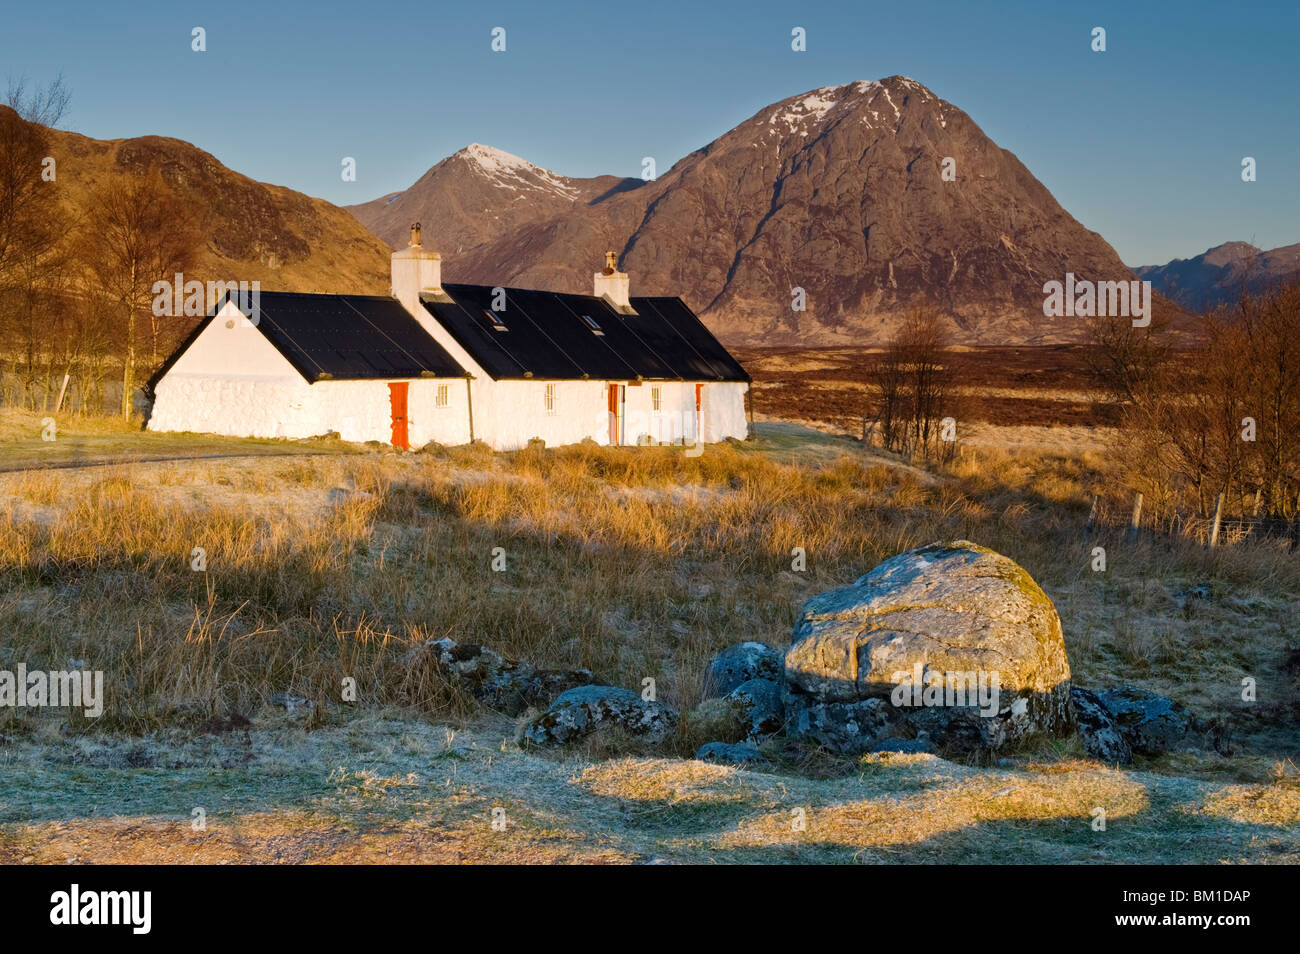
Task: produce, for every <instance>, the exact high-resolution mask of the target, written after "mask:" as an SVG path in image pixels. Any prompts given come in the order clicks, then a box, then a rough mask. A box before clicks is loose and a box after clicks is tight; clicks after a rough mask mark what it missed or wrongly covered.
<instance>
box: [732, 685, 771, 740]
mask: <svg viewBox="0 0 1300 954" xmlns="http://www.w3.org/2000/svg"><path fill="white" fill-rule="evenodd" d="M726 701H727V702H729V703H730V704H731V706H732V707H733V709H735V710H736V711H737V712H738V713H739V714H740V716H741V721H742V724H743V725H744V728H745V735H746V736H747V737H748V738H755V737H757V736H761V735H773V734H774V733H777V732H780V731H781V727H782V725H783V724H784V723H785V705H784V703H782V701H781V687H780V685H778V684H777V683H775V682H773V681H772V680H771V679H747V680H745V681H744V682H742V683H741V684H740V685H739V686H737V687H736V688H735V689H733V690H731V692H729V693H727V699H726Z"/></svg>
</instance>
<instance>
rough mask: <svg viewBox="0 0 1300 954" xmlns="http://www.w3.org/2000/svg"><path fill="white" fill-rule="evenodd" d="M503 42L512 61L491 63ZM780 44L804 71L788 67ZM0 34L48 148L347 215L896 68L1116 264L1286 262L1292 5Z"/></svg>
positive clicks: (1296, 209)
mask: <svg viewBox="0 0 1300 954" xmlns="http://www.w3.org/2000/svg"><path fill="white" fill-rule="evenodd" d="M123 8H125V9H123ZM196 26H201V27H203V28H204V29H205V30H206V31H207V52H205V53H195V52H193V51H192V50H191V48H190V40H191V30H192V28H193V27H196ZM497 26H501V27H505V28H506V42H507V51H506V52H505V53H493V52H492V51H491V49H490V42H491V35H490V34H491V30H492V28H493V27H497ZM795 26H802V27H804V28H805V29H806V30H807V36H808V49H807V51H806V52H803V53H796V52H793V51H792V50H791V49H790V31H791V29H792V28H793V27H795ZM1096 26H1101V27H1104V28H1105V29H1106V31H1107V47H1108V49H1107V51H1106V52H1105V53H1094V52H1093V51H1092V50H1091V49H1090V41H1091V37H1090V33H1091V30H1092V28H1093V27H1096ZM0 30H3V32H2V33H0V72H4V73H8V74H11V75H26V76H27V77H28V78H29V80H30V81H35V82H43V81H45V80H48V79H49V78H51V77H52V76H53V75H54V74H56V73H58V72H59V71H62V72H63V73H64V75H65V78H66V79H67V81H68V83H69V85H70V86H71V88H72V90H73V105H72V110H71V113H70V115H69V116H68V117H67V118H66V119H65V121H64V123H63V125H64V126H67V127H69V128H72V129H75V130H77V131H78V132H82V133H84V134H86V135H88V136H93V137H95V138H100V139H109V138H122V137H128V136H139V135H146V134H156V135H165V136H174V137H177V138H179V139H185V140H188V141H190V142H193V143H195V144H196V145H198V146H200V147H201V148H203V149H205V150H207V151H209V152H211V153H213V154H214V155H215V156H216V157H217V158H218V159H220V160H221V161H222V162H223V163H225V164H226V165H228V166H230V167H231V168H233V169H235V170H237V171H239V172H242V173H244V174H246V175H249V176H252V177H253V178H256V179H261V180H264V181H268V182H274V183H278V184H281V185H286V186H289V187H291V188H294V189H298V190H301V191H303V192H307V193H309V194H311V195H317V196H321V197H323V198H325V199H328V200H330V201H332V202H336V203H339V204H347V203H352V202H360V201H365V200H367V199H371V198H374V197H376V196H379V195H382V194H385V193H387V192H392V191H396V190H398V189H402V188H404V187H406V186H407V185H409V184H410V183H412V182H413V181H414V180H415V179H416V178H417V177H418V176H419V175H420V174H421V173H423V172H424V171H425V169H427V168H428V167H429V166H431V165H432V164H433V163H435V162H437V161H438V160H439V159H442V158H443V157H445V156H447V155H449V154H450V153H452V152H455V151H456V150H457V149H459V148H461V147H463V146H465V145H466V144H468V143H470V142H482V143H487V144H489V145H493V146H496V147H498V148H501V149H505V150H507V151H508V152H513V153H516V154H518V155H521V156H523V157H525V158H527V159H529V160H531V161H533V162H536V163H538V164H539V165H543V166H546V167H548V168H550V169H554V170H555V171H557V172H560V173H564V174H566V175H574V176H589V175H599V174H602V173H612V174H616V175H627V176H635V175H639V174H640V170H641V157H643V156H647V155H648V156H654V157H655V159H656V161H657V163H658V166H659V169H660V171H663V170H665V169H667V168H668V166H670V165H671V164H672V163H673V162H676V161H677V160H678V159H680V158H681V157H682V156H684V155H686V154H687V153H688V152H690V151H692V150H694V149H696V148H698V147H699V146H702V145H704V144H705V143H707V142H709V141H710V140H711V139H713V138H715V137H717V136H719V135H721V134H722V133H723V132H725V131H726V130H728V129H730V128H731V127H732V126H734V125H735V124H737V123H738V122H740V121H742V120H744V119H745V118H747V117H749V116H750V115H752V114H753V113H755V112H756V111H758V110H759V109H760V108H761V107H763V106H765V105H767V104H768V103H771V102H774V101H776V100H779V99H783V98H785V97H787V96H791V95H793V94H795V93H799V92H803V91H805V90H809V89H813V88H815V87H818V86H826V85H832V84H839V83H846V82H850V81H853V80H860V79H878V78H880V77H883V76H889V75H891V74H894V73H902V74H904V75H907V76H910V77H912V78H913V79H916V80H918V81H920V82H922V83H924V84H926V85H927V86H929V87H930V88H931V89H932V90H934V92H935V93H936V94H937V95H939V96H941V97H943V98H944V99H947V100H949V101H951V102H952V103H954V104H955V105H956V106H958V107H960V108H961V109H963V110H965V111H966V112H967V113H968V114H970V116H971V117H972V118H973V119H974V120H975V121H976V122H977V123H978V124H979V125H980V126H981V127H982V128H983V129H984V131H985V132H986V133H988V134H989V135H990V136H991V137H992V138H993V140H994V141H995V142H997V143H998V144H999V145H1000V146H1002V147H1003V148H1005V149H1009V150H1010V151H1012V152H1014V153H1016V155H1018V156H1019V157H1020V159H1021V160H1022V161H1023V162H1024V163H1025V165H1026V166H1027V167H1028V168H1029V170H1030V171H1031V172H1033V173H1034V174H1035V175H1036V176H1037V177H1038V178H1039V179H1040V180H1041V181H1042V182H1043V183H1044V184H1045V185H1046V186H1047V187H1048V188H1049V189H1050V190H1051V191H1052V193H1053V194H1054V195H1055V196H1056V198H1057V199H1058V200H1059V201H1060V202H1061V204H1062V205H1063V206H1064V207H1065V208H1066V209H1067V210H1068V211H1069V212H1070V213H1071V214H1072V215H1074V216H1075V218H1077V219H1079V220H1080V221H1081V222H1082V223H1083V224H1084V225H1086V226H1087V227H1089V228H1091V229H1094V230H1096V231H1098V232H1100V233H1101V234H1102V235H1103V236H1104V237H1105V238H1106V239H1107V240H1108V241H1109V242H1110V243H1111V244H1112V245H1113V246H1114V247H1115V248H1116V250H1117V251H1118V252H1119V253H1120V256H1121V257H1122V258H1123V259H1124V261H1126V262H1127V263H1129V264H1130V265H1139V264H1155V263H1163V262H1165V261H1167V260H1169V259H1171V258H1174V257H1188V256H1191V255H1195V254H1198V253H1200V252H1202V251H1204V250H1205V249H1206V248H1208V247H1210V246H1212V245H1217V244H1219V243H1220V242H1224V241H1229V240H1245V241H1254V242H1255V243H1256V244H1257V245H1260V246H1262V247H1265V248H1271V247H1275V246H1278V245H1287V244H1291V243H1295V242H1300V124H1297V121H1296V120H1297V114H1298V113H1300V108H1298V104H1300V96H1298V94H1300V58H1298V57H1297V55H1296V52H1295V51H1296V49H1297V46H1298V41H1300V3H1297V2H1296V0H1290V2H1279V0H1274V2H1268V3H1264V2H1250V0H1242V2H1235V3H1224V2H1210V0H1182V2H1141V0H1129V2H1125V3H1108V2H1101V3H1098V2H1092V3H1072V2H1042V0H1040V2H999V3H979V2H927V0H910V2H907V3H898V2H890V3H877V2H869V0H868V2H861V0H859V2H816V0H810V2H808V3H807V4H805V5H800V4H791V3H788V2H784V3H769V2H765V0H750V2H718V3H709V2H690V3H687V2H677V0H656V2H646V3H618V2H611V0H606V2H602V3H568V2H544V0H532V2H527V3H491V2H461V3H454V4H453V3H439V2H429V0H425V2H418V3H407V2H403V0H391V2H386V3H378V2H374V0H369V2H354V0H349V2H338V0H322V2H318V3H313V4H306V3H303V4H294V3H278V2H275V0H271V2H265V0H264V2H260V3H249V2H243V0H223V2H221V3H185V2H149V0H145V2H132V3H130V4H121V5H118V4H111V3H82V2H71V3H70V2H66V0H64V2H57V3H52V4H48V5H46V4H38V3H23V4H21V5H19V4H15V3H14V2H13V0H5V4H4V8H3V12H0ZM344 156H351V157H354V158H355V159H356V160H357V181H356V182H344V181H342V179H341V176H340V171H341V161H342V158H343V157H344ZM1244 156H1252V157H1254V158H1255V159H1256V161H1257V163H1258V180H1257V181H1256V182H1254V183H1243V182H1242V181H1241V160H1242V157H1244Z"/></svg>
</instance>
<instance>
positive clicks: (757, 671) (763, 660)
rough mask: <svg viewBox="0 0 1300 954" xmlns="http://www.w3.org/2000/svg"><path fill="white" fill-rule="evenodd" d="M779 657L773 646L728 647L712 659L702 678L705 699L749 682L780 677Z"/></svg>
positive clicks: (725, 692) (750, 644)
mask: <svg viewBox="0 0 1300 954" xmlns="http://www.w3.org/2000/svg"><path fill="white" fill-rule="evenodd" d="M781 667H782V663H781V654H780V653H778V652H777V651H776V650H775V649H773V648H772V647H770V646H768V645H766V644H764V643H759V642H754V641H752V640H751V641H749V642H745V643H739V644H737V645H735V646H728V647H727V648H726V649H724V650H723V651H722V652H720V653H718V654H717V655H716V656H714V657H713V661H712V662H710V663H709V669H708V671H707V672H706V673H705V675H704V698H706V699H713V698H719V697H721V696H725V695H727V694H728V693H729V692H731V691H732V690H733V689H735V688H736V687H737V686H739V685H740V684H741V683H744V682H748V681H749V680H751V679H771V680H773V681H779V680H780V678H781Z"/></svg>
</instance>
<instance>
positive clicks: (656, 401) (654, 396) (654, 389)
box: [650, 384, 664, 414]
mask: <svg viewBox="0 0 1300 954" xmlns="http://www.w3.org/2000/svg"><path fill="white" fill-rule="evenodd" d="M663 409H664V397H663V390H662V389H661V388H660V386H659V385H657V384H652V385H650V410H652V411H654V412H655V413H656V414H657V413H659V412H660V411H662V410H663Z"/></svg>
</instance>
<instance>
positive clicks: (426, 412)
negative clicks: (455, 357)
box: [311, 378, 469, 448]
mask: <svg viewBox="0 0 1300 954" xmlns="http://www.w3.org/2000/svg"><path fill="white" fill-rule="evenodd" d="M439 384H445V385H447V406H446V407H438V406H437V391H438V385H439ZM388 385H389V381H387V380H382V381H317V382H316V383H315V384H313V385H312V386H311V390H312V393H313V397H314V399H315V400H314V402H313V414H314V417H315V421H314V426H315V427H316V428H317V430H316V431H315V433H317V434H324V433H326V432H328V431H338V433H339V436H340V437H341V438H343V439H344V440H345V441H358V442H364V441H381V442H382V443H385V444H387V443H389V442H390V441H392V439H393V409H392V398H391V395H390V392H389V389H388ZM468 403H469V401H468V398H467V396H466V394H465V379H464V378H415V379H411V380H410V381H409V383H408V387H407V397H406V415H407V438H408V440H409V443H410V445H411V447H412V448H418V447H423V446H424V445H425V444H427V443H429V442H430V441H437V442H438V443H439V444H467V443H469V411H468Z"/></svg>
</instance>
